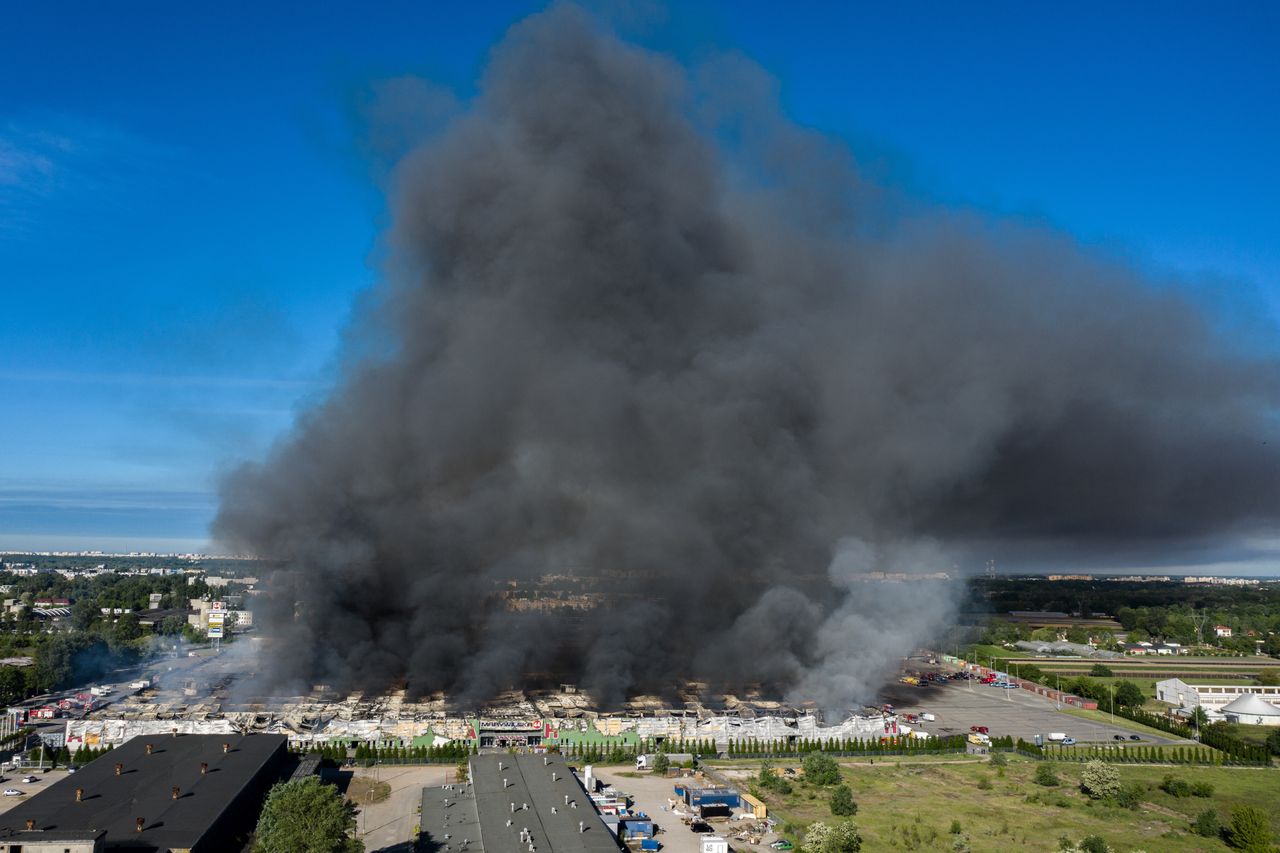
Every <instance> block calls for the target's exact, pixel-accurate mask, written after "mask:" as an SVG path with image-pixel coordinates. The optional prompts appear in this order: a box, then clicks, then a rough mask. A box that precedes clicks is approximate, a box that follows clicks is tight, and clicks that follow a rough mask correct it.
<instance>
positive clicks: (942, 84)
mask: <svg viewBox="0 0 1280 853" xmlns="http://www.w3.org/2000/svg"><path fill="white" fill-rule="evenodd" d="M538 8H540V4H527V3H514V2H508V3H488V4H483V5H482V6H481V5H477V4H452V3H451V4H442V3H426V2H420V3H393V2H382V3H367V4H354V3H347V4H344V3H325V4H282V3H271V2H257V3H229V4H216V5H207V4H206V5H200V4H176V5H175V4H171V3H159V2H155V3H145V2H133V3H120V4H103V3H90V2H83V3H79V4H66V3H56V2H50V3H38V4H37V3H26V4H19V3H9V4H6V7H5V9H4V13H3V21H4V23H3V25H0V341H2V342H3V357H2V359H0V401H3V417H0V548H103V549H123V548H136V547H147V548H155V549H160V550H171V549H185V548H195V547H200V546H201V545H202V544H203V542H204V540H205V535H206V525H207V522H208V520H209V518H210V517H211V515H212V512H213V509H214V505H215V497H214V492H215V484H216V479H217V476H218V473H219V472H220V471H221V470H224V469H225V468H226V466H228V465H230V464H233V463H234V462H235V461H236V460H237V459H240V458H243V457H244V456H246V455H249V456H252V455H254V454H257V453H260V452H261V451H262V450H263V449H264V448H265V447H266V446H267V445H268V444H269V443H270V441H271V440H272V438H273V437H274V436H276V435H278V434H280V433H281V432H282V431H283V430H284V429H286V428H287V426H288V424H289V422H290V419H291V417H292V416H293V413H294V412H295V411H296V410H297V409H298V407H299V406H300V405H302V404H304V403H305V401H306V400H307V399H309V398H313V397H314V396H315V395H318V394H320V393H322V392H323V389H324V387H325V382H326V377H327V376H329V375H330V372H331V369H332V366H333V359H334V354H335V351H336V348H337V346H338V341H339V336H340V334H341V330H342V328H343V326H344V324H345V323H346V321H347V318H348V316H349V312H350V307H351V303H352V299H353V297H354V296H355V295H356V294H357V293H359V292H360V291H361V290H362V289H365V288H367V287H368V286H369V285H370V284H371V283H372V282H373V281H374V280H375V277H376V272H375V270H374V269H373V267H372V265H371V263H370V260H369V256H370V252H371V250H372V248H373V246H374V241H375V239H376V235H377V233H378V231H379V228H380V222H381V217H382V207H381V200H380V198H379V196H378V194H377V192H376V191H375V190H374V188H373V186H372V182H371V181H370V179H369V169H368V166H367V164H365V163H364V162H363V161H362V159H361V157H360V155H359V153H358V146H357V145H356V144H355V142H354V134H355V131H354V126H353V122H352V119H351V115H352V112H353V104H354V103H355V101H356V99H357V98H358V96H359V93H360V92H361V91H363V89H364V87H366V86H367V85H368V84H369V82H370V81H372V80H376V79H380V78H384V77H389V76H396V75H401V74H406V73H412V74H418V75H421V76H424V77H427V78H430V79H433V80H435V81H438V82H441V83H444V84H446V85H448V86H450V87H453V88H456V89H457V90H458V91H459V92H460V94H462V95H463V96H464V97H465V95H466V94H467V93H468V92H469V91H470V90H471V88H472V87H473V85H474V81H475V79H476V77H477V75H478V73H479V70H480V68H481V66H482V65H483V62H484V59H485V55H486V52H487V50H488V48H489V46H490V45H492V43H493V42H494V41H495V40H497V39H498V38H499V37H500V36H501V34H502V33H503V31H504V30H505V29H506V28H507V27H508V26H509V25H510V24H511V23H513V22H514V21H515V20H517V19H518V18H520V17H522V16H524V15H526V14H528V13H530V12H532V11H535V10H536V9H538ZM782 8H783V7H780V6H778V5H777V4H774V3H763V2H749V3H744V2H734V3H714V2H707V3H693V4H680V8H679V9H678V10H674V11H670V12H668V13H666V15H665V20H663V21H659V22H657V23H655V22H654V21H653V20H652V19H651V20H650V22H649V23H648V24H646V25H645V26H644V27H642V28H641V29H640V30H638V31H637V32H638V33H639V34H638V36H637V37H638V38H639V39H640V40H641V41H643V42H645V43H647V44H650V45H652V46H655V47H658V48H661V49H664V50H670V51H673V52H675V53H676V54H677V55H679V56H680V57H681V58H683V59H686V60H696V59H697V58H698V57H699V56H701V55H703V54H705V53H706V52H710V51H716V50H726V49H736V50H741V51H743V52H745V53H747V54H748V55H751V56H753V57H755V58H756V59H757V60H758V61H759V62H761V63H762V64H763V65H764V66H765V67H766V68H767V69H768V70H769V71H770V72H772V73H773V74H774V75H776V76H777V77H778V78H779V80H780V81H781V87H782V93H783V99H784V102H785V104H786V108H787V110H788V112H789V113H790V114H791V115H792V116H793V117H794V118H795V119H796V120H798V121H800V122H801V123H804V124H807V125H811V126H814V127H817V128H820V129H823V130H826V131H829V132H831V133H834V134H836V135H839V136H842V137H844V138H846V139H848V140H850V142H851V143H852V144H853V145H854V146H855V148H856V149H858V150H860V151H863V152H866V153H867V154H868V155H869V156H871V157H873V158H875V160H876V161H877V162H878V163H880V164H882V168H883V169H884V170H887V171H888V172H889V173H891V174H892V175H894V176H895V177H896V178H897V179H898V180H901V181H904V182H906V183H907V184H908V185H909V186H910V187H911V188H912V189H913V190H915V191H917V192H919V193H922V194H925V195H928V196H933V197H935V198H937V199H939V200H941V201H942V202H944V203H946V204H950V205H957V206H972V207H977V208H980V209H983V210H989V211H993V212H997V213H1002V214H1012V215H1016V216H1023V217H1029V218H1032V219H1035V220H1039V221H1044V222H1048V223H1051V224H1053V225H1055V226H1057V227H1061V228H1063V229H1065V230H1067V231H1069V232H1072V233H1074V234H1075V235H1077V236H1078V237H1079V238H1080V239H1081V240H1083V241H1085V242H1087V243H1090V244H1095V245H1098V246H1099V247H1100V248H1101V249H1102V250H1104V251H1107V252H1111V253H1114V254H1120V255H1123V256H1126V257H1129V258H1131V259H1132V261H1133V262H1134V263H1135V264H1138V265H1140V266H1142V267H1144V268H1148V269H1150V270H1152V271H1153V272H1154V273H1156V274H1159V275H1165V274H1173V275H1177V276H1181V277H1186V278H1188V279H1191V280H1193V281H1195V282H1197V286H1198V287H1201V288H1203V289H1204V290H1205V291H1206V292H1208V293H1211V294H1214V295H1215V297H1222V296H1228V297H1230V298H1231V300H1232V301H1238V302H1240V303H1241V304H1244V305H1247V306H1254V307H1255V309H1256V307H1257V306H1260V305H1269V306H1271V309H1272V310H1275V308H1276V307H1277V306H1280V240H1277V235H1278V234H1280V205H1277V203H1276V200H1277V199H1280V158H1278V157H1277V152H1280V109H1277V107H1276V103H1277V101H1280V60H1278V59H1277V57H1280V6H1276V5H1274V4H1227V5H1226V6H1223V4H1211V3H1203V4H1179V3H1173V4H1170V3H1161V4H1156V3H1150V4H1096V5H1082V4H1060V5H1059V6H1057V7H1056V9H1052V8H1050V7H1048V6H1046V5H1042V4H1021V3H1005V4H1002V3H985V4H977V5H975V4H956V3H913V4H887V3H882V4H875V5H872V4H856V3H830V4H827V3H813V4H806V5H802V6H800V7H790V8H787V9H786V11H785V13H784V12H780V11H779V10H780V9H782ZM1237 297H1238V299H1237Z"/></svg>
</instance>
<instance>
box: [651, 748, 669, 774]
mask: <svg viewBox="0 0 1280 853" xmlns="http://www.w3.org/2000/svg"><path fill="white" fill-rule="evenodd" d="M670 769H671V759H670V758H667V754H666V753H665V752H659V753H658V754H657V755H656V756H654V759H653V772H654V773H662V774H665V773H666V772H667V771H668V770H670Z"/></svg>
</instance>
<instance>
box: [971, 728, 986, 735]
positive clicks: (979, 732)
mask: <svg viewBox="0 0 1280 853" xmlns="http://www.w3.org/2000/svg"><path fill="white" fill-rule="evenodd" d="M969 731H971V732H976V733H977V734H980V735H989V734H991V729H989V728H987V727H986V726H969Z"/></svg>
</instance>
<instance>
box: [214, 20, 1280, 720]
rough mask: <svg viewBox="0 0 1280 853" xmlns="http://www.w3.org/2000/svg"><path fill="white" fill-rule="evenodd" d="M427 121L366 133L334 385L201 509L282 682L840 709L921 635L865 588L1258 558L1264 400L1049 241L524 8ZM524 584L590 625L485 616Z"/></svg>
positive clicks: (1172, 300)
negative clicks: (367, 223)
mask: <svg viewBox="0 0 1280 853" xmlns="http://www.w3.org/2000/svg"><path fill="white" fill-rule="evenodd" d="M396 88H397V91H401V92H403V91H406V90H412V89H413V88H414V87H413V86H412V85H408V84H404V83H401V84H400V85H398V86H397V87H396ZM424 91H429V92H434V91H435V90H433V89H424ZM433 99H435V100H436V101H439V98H438V97H437V96H436V95H434V94H433ZM428 100H431V99H428ZM445 100H446V101H447V100H448V99H445ZM403 102H404V103H406V104H409V103H411V102H412V99H405V100H404V101H403ZM449 103H450V109H451V110H452V112H451V113H450V115H451V117H449V118H447V119H442V120H441V119H440V114H439V112H437V113H435V114H433V115H430V116H425V117H423V119H422V121H421V122H418V121H416V120H415V117H414V116H413V115H404V114H400V113H399V112H398V111H397V110H395V109H390V110H388V109H383V110H382V112H383V113H384V115H383V116H382V118H383V120H384V121H386V122H387V123H388V124H389V125H390V126H392V127H393V128H396V129H403V128H406V127H410V128H412V127H417V126H419V125H422V126H429V127H430V128H431V130H430V131H429V135H428V138H427V139H425V140H424V141H421V143H420V144H418V145H416V146H413V147H412V149H411V150H410V151H409V152H408V153H407V154H405V155H404V156H403V158H402V159H400V161H399V162H398V164H397V165H396V167H395V169H394V170H393V172H392V173H391V178H390V180H391V188H390V196H391V200H392V210H393V224H392V226H391V228H390V232H389V234H388V235H387V236H386V244H385V245H386V257H387V261H386V269H385V278H384V281H383V282H382V283H381V284H380V285H379V288H378V289H377V291H376V292H375V293H374V294H373V296H372V299H371V302H372V305H371V306H369V307H368V310H367V311H366V313H365V314H364V315H362V319H361V321H360V323H359V325H358V329H357V331H355V332H353V335H354V337H355V340H354V346H353V347H352V350H353V353H354V354H353V355H352V357H351V359H350V361H349V363H348V364H347V365H346V367H345V370H344V374H343V377H342V379H341V380H340V381H339V383H338V384H337V387H336V388H335V389H334V391H333V392H332V394H331V395H330V396H329V397H328V398H327V400H325V401H324V402H323V403H321V404H319V405H317V406H316V407H315V408H314V409H312V410H310V411H308V412H306V413H305V414H304V415H303V416H302V417H301V418H300V421H299V423H298V425H297V427H296V429H295V430H294V431H293V432H292V433H291V434H290V435H288V436H286V437H285V438H284V439H283V440H282V441H281V442H280V443H279V444H278V446H276V447H275V448H274V450H273V451H272V452H271V453H270V455H269V456H268V457H267V458H266V459H265V461H262V462H258V463H251V464H247V465H245V466H243V467H242V468H240V469H239V470H238V471H237V472H235V473H234V474H233V475H232V476H231V477H229V478H228V479H227V481H226V482H225V485H224V488H223V500H222V506H221V510H220V513H219V515H218V518H217V521H216V524H215V533H216V534H217V536H218V537H219V539H220V540H221V541H222V542H224V543H226V544H227V545H228V546H229V547H232V548H236V549H238V550H242V551H249V552H253V553H256V554H258V555H259V556H261V557H263V558H266V559H268V560H271V561H275V562H276V563H278V564H280V565H281V566H282V568H281V570H279V571H278V572H277V573H276V575H275V577H274V578H273V581H272V583H273V585H274V587H275V589H276V598H275V601H276V607H277V609H278V612H277V613H275V614H274V617H273V618H272V619H271V621H270V622H269V625H270V629H271V631H272V635H273V646H272V649H273V650H272V654H271V656H272V659H273V661H275V662H276V663H277V665H278V667H279V669H280V671H279V672H278V673H277V675H278V677H280V678H281V679H284V680H285V681H287V682H288V683H291V684H295V685H298V686H300V687H305V686H308V685H310V684H315V683H326V684H331V685H334V686H336V687H339V688H343V689H353V688H364V689H373V690H377V689H383V688H386V687H387V686H389V685H391V684H393V683H397V682H400V681H403V682H405V683H407V685H408V687H409V689H410V691H411V692H413V693H420V694H423V693H431V692H434V691H438V690H443V691H447V692H449V693H450V695H452V696H454V697H457V698H458V699H459V701H474V700H479V699H483V698H485V697H488V696H491V695H492V694H494V693H495V692H497V691H500V690H502V689H505V688H508V687H511V686H514V685H518V684H522V683H528V682H529V681H531V680H533V681H536V680H545V681H547V682H555V681H574V682H577V683H579V684H581V685H582V686H583V687H585V688H587V689H589V690H591V691H593V692H594V693H595V695H596V696H597V697H598V698H599V699H600V700H601V701H603V702H606V703H608V702H614V701H617V700H618V699H620V698H621V697H624V696H626V695H628V694H634V693H638V692H663V693H666V692H669V691H670V690H671V688H672V687H673V686H674V685H676V684H678V683H680V682H681V681H683V680H686V679H695V680H701V681H705V682H707V683H708V684H709V686H711V687H713V688H717V689H732V690H740V689H743V688H748V687H751V686H757V685H758V686H760V687H761V688H763V689H764V690H766V691H770V692H772V693H774V694H778V695H790V696H792V697H794V698H812V699H815V700H817V701H819V702H821V703H823V705H824V706H826V707H828V708H833V709H835V708H841V707H847V706H848V705H849V704H850V703H853V702H856V701H859V700H871V699H873V698H874V692H875V690H876V688H877V687H878V686H879V684H880V682H881V679H883V677H884V676H885V674H886V672H887V670H888V668H889V667H891V666H892V665H894V663H895V662H896V660H895V659H896V658H897V657H900V656H901V655H902V654H905V653H906V652H907V651H908V650H909V647H910V646H911V645H912V644H913V643H916V642H919V641H921V640H922V639H924V638H927V637H928V636H929V635H930V634H931V633H933V632H935V631H937V630H938V629H939V628H940V627H941V626H943V625H944V623H945V621H946V619H947V617H948V613H949V611H950V603H949V599H948V597H947V595H946V594H945V593H944V592H943V587H942V586H940V585H930V584H926V583H913V582H908V583H897V584H893V583H879V582H875V581H869V580H868V578H870V577H872V575H871V573H873V572H880V571H887V572H921V571H938V570H944V571H951V570H952V561H953V560H954V559H961V558H960V557H957V556H956V555H958V554H965V553H967V551H966V549H967V548H969V547H970V544H971V543H973V542H979V541H980V542H984V543H991V542H1001V541H1008V542H1017V543H1021V544H1022V545H1023V546H1026V545H1027V544H1028V543H1030V545H1031V547H1032V548H1033V549H1034V547H1036V546H1037V545H1038V543H1043V544H1044V546H1045V547H1052V548H1054V549H1061V548H1063V547H1068V548H1069V549H1070V551H1071V553H1074V554H1080V555H1097V554H1100V553H1105V552H1107V550H1108V549H1110V548H1113V547H1117V546H1120V545H1122V546H1124V547H1126V548H1132V547H1133V545H1134V543H1143V547H1149V548H1150V549H1151V550H1152V551H1156V550H1159V549H1161V548H1169V547H1177V544H1178V543H1184V542H1188V541H1198V540H1202V539H1205V538H1212V537H1221V536H1228V535H1234V534H1235V533H1236V532H1239V531H1245V530H1260V529H1268V528H1270V527H1271V526H1272V522H1273V521H1274V514H1275V509H1276V507H1277V506H1280V457H1278V456H1277V451H1278V450H1280V442H1271V443H1270V444H1266V443H1265V442H1266V438H1267V436H1268V435H1270V434H1272V433H1273V432H1274V417H1275V413H1276V403H1277V396H1278V394H1277V381H1276V377H1277V375H1278V374H1277V373H1276V371H1275V367H1276V364H1275V363H1274V361H1271V360H1267V359H1261V358H1258V357H1256V356H1250V355H1248V354H1245V353H1243V352H1238V351H1236V349H1235V348H1233V346H1232V345H1231V342H1230V341H1229V340H1226V339H1224V337H1223V336H1222V335H1220V334H1218V333H1216V332H1215V331H1214V328H1213V325H1212V322H1211V321H1210V320H1209V319H1206V318H1205V317H1204V316H1203V315H1202V313H1201V312H1200V311H1199V310H1198V309H1197V308H1196V307H1195V305H1193V304H1192V303H1191V302H1190V301H1188V300H1186V299H1183V298H1181V297H1179V296H1178V295H1176V294H1175V293H1174V292H1173V291H1172V290H1171V289H1169V288H1158V287H1155V286H1153V285H1152V284H1150V283H1149V282H1147V281H1144V280H1143V279H1142V278H1141V277H1140V276H1139V275H1138V274H1136V273H1135V272H1134V271H1133V270H1131V269H1129V268H1126V267H1125V266H1122V265H1117V264H1114V263H1110V262H1107V261H1105V260H1102V259H1099V258H1096V257H1094V256H1091V255H1090V254H1089V253H1087V252H1085V251H1082V250H1080V249H1079V248H1078V247H1077V246H1075V245H1074V244H1073V243H1072V242H1071V241H1070V240H1069V239H1067V238H1065V237H1064V236H1061V235H1058V234H1054V233H1051V232H1048V231H1046V230H1043V229H1034V228H1030V227H1027V226H1023V225H1018V224H1016V223H1005V222H992V221H988V220H984V219H980V218H978V217H975V216H971V215H966V214H963V213H956V212H952V211H946V210H940V209H933V208H931V207H929V206H928V205H927V204H925V203H923V202H920V201H918V200H912V199H909V198H907V197H906V196H904V195H903V194H902V193H899V192H897V191H895V190H894V189H893V188H892V187H888V186H883V185H879V184H877V183H876V182H873V181H870V180H867V179H866V178H865V177H864V176H862V175H861V174H860V173H859V170H858V167H857V164H856V162H855V161H854V160H853V159H852V158H851V157H850V156H849V155H847V154H846V153H844V152H843V150H842V149H841V147H840V146H838V145H836V144H834V143H832V142H830V141H828V140H825V139H823V138H822V137H821V136H818V135H816V134H813V133H810V132H807V131H804V130H801V129H799V128H796V127H794V126H792V125H790V124H788V123H787V122H786V121H785V119H783V118H782V117H781V113H780V111H779V110H778V108H777V106H776V100H775V99H774V97H773V95H772V94H771V87H770V84H769V83H768V81H767V78H765V77H764V76H763V75H762V74H760V73H759V72H758V71H757V70H754V69H753V68H752V67H751V66H750V65H749V63H746V62H744V61H740V60H721V61H718V62H716V63H713V64H712V65H710V66H708V67H706V68H701V69H699V70H698V71H697V72H696V73H691V72H690V71H688V70H687V69H686V68H684V67H682V66H680V65H679V64H677V63H676V62H674V61H673V60H671V59H669V58H666V57H664V56H661V55H656V54H654V53H651V52H648V51H646V50H643V49H641V48H638V47H635V46H632V45H629V44H626V43H624V42H622V41H621V40H619V39H618V38H617V37H615V36H614V35H612V34H611V33H609V32H608V31H607V30H605V29H604V28H602V27H601V26H600V25H599V24H598V22H596V21H594V20H593V19H591V18H590V17H588V16H587V15H586V14H584V13H582V12H580V11H579V10H576V9H574V8H572V7H556V8H553V9H552V10H550V11H548V12H546V13H543V14H540V15H537V16H535V17H533V18H531V19H529V20H526V21H524V22H522V23H520V24H518V25H517V26H515V27H514V28H513V29H512V30H511V31H510V33H509V34H508V35H507V37H506V38H505V40H504V41H503V42H502V43H501V44H500V45H499V46H498V47H497V48H496V50H495V52H494V53H493V56H492V59H491V62H490V64H489V67H488V69H487V71H486V72H485V74H484V77H483V80H482V84H481V87H480V90H479V94H478V95H477V96H476V97H475V98H474V99H472V100H471V101H470V102H469V103H464V104H458V105H454V104H453V103H452V102H449ZM455 106H456V108H455ZM403 109H407V110H411V109H412V107H411V106H406V107H404V108H403ZM388 111H390V112H391V113H393V115H389V116H388V115H385V113H387V112H388ZM1064 543H1065V545H1064ZM548 575H554V576H564V577H565V578H568V579H565V580H562V581H557V582H553V583H550V584H544V585H542V586H541V587H538V588H539V589H540V590H541V591H542V592H544V593H545V592H546V591H547V590H548V589H551V590H560V589H565V590H570V591H582V590H585V591H586V592H589V593H592V594H595V595H596V596H597V600H596V602H595V603H596V605H597V606H595V607H594V608H591V609H586V610H566V609H558V610H556V611H554V612H553V613H550V614H549V613H543V612H536V611H531V612H517V611H515V610H513V609H512V607H511V606H509V603H510V602H509V600H508V599H506V598H504V594H505V593H508V592H510V591H511V590H512V589H513V588H514V589H517V590H522V589H527V588H529V587H530V585H531V584H534V582H536V581H537V579H539V578H543V577H544V576H548Z"/></svg>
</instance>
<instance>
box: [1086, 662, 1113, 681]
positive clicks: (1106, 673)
mask: <svg viewBox="0 0 1280 853" xmlns="http://www.w3.org/2000/svg"><path fill="white" fill-rule="evenodd" d="M1089 674H1090V675H1092V676H1093V677H1094V678H1111V677H1112V676H1113V675H1115V673H1114V672H1112V671H1111V667H1109V666H1107V665H1106V664H1104V663H1095V664H1094V665H1093V669H1091V670H1089Z"/></svg>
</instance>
